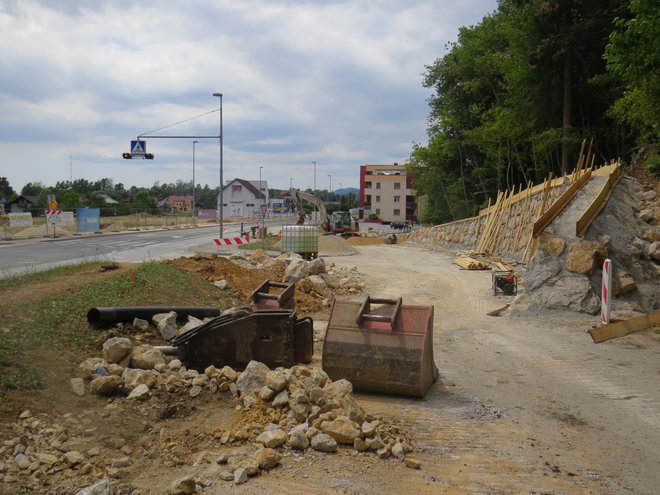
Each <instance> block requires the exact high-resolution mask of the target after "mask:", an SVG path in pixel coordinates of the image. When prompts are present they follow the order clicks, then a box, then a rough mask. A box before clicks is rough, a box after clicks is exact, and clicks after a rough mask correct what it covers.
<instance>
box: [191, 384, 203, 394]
mask: <svg viewBox="0 0 660 495" xmlns="http://www.w3.org/2000/svg"><path fill="white" fill-rule="evenodd" d="M201 393H202V387H200V386H199V385H193V386H192V387H190V392H189V395H190V397H197V396H198V395H199V394H201Z"/></svg>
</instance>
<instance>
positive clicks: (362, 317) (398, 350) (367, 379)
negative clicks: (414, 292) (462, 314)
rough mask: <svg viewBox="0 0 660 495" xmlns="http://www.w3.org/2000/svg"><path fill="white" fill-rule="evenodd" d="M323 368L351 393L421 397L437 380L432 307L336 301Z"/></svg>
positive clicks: (383, 301) (391, 301) (396, 301)
mask: <svg viewBox="0 0 660 495" xmlns="http://www.w3.org/2000/svg"><path fill="white" fill-rule="evenodd" d="M322 366H323V369H324V370H325V372H326V373H327V374H328V375H329V376H330V378H332V379H333V380H338V379H340V378H345V379H346V380H348V381H350V382H351V383H352V384H353V388H354V389H355V390H361V391H368V392H380V393H386V394H393V395H408V396H413V397H424V396H425V395H426V393H427V392H428V391H429V389H430V388H431V385H432V384H433V382H434V381H435V380H436V379H437V377H438V368H437V367H436V365H435V362H434V360H433V306H410V305H404V304H402V300H401V298H398V299H376V298H370V297H367V298H366V300H365V301H363V302H360V301H338V300H335V301H334V303H333V305H332V310H331V313H330V321H329V322H328V329H327V331H326V334H325V342H324V344H323V358H322Z"/></svg>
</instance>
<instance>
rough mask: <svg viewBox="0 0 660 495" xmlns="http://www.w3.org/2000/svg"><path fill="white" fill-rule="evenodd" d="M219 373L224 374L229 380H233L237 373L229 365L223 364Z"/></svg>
mask: <svg viewBox="0 0 660 495" xmlns="http://www.w3.org/2000/svg"><path fill="white" fill-rule="evenodd" d="M220 374H222V376H224V377H225V378H226V379H227V380H229V381H230V382H235V381H236V379H237V378H238V373H237V372H236V371H235V370H234V369H233V368H231V367H229V366H223V367H222V368H221V369H220Z"/></svg>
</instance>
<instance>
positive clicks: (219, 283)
mask: <svg viewBox="0 0 660 495" xmlns="http://www.w3.org/2000/svg"><path fill="white" fill-rule="evenodd" d="M213 285H215V286H216V287H217V288H218V289H220V290H224V289H226V288H227V285H228V284H227V281H226V280H225V279H222V280H216V281H215V282H213Z"/></svg>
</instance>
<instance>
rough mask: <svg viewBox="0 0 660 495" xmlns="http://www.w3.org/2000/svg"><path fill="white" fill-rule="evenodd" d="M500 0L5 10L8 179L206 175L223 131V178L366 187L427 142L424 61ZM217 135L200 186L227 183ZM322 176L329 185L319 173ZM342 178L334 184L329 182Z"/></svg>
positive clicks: (1, 128)
mask: <svg viewBox="0 0 660 495" xmlns="http://www.w3.org/2000/svg"><path fill="white" fill-rule="evenodd" d="M496 6H497V2H496V0H442V1H440V0H426V1H418V0H354V1H349V0H346V1H344V0H308V1H305V0H240V1H237V0H231V1H230V0H187V1H179V2H174V1H164V0H161V1H159V0H143V1H139V2H138V1H130V0H86V1H84V0H42V1H38V0H0V176H6V177H7V178H8V179H9V182H10V184H11V185H12V187H13V188H14V189H15V190H16V191H20V189H21V188H22V187H23V186H24V185H25V184H26V183H28V182H36V181H41V182H42V183H43V184H44V185H47V186H48V185H54V184H55V183H56V182H57V181H59V180H69V179H70V178H72V179H74V180H75V179H77V178H85V179H88V180H92V181H93V180H98V179H101V178H104V177H109V178H112V179H113V180H114V181H115V183H119V182H121V183H123V184H124V185H125V186H126V187H129V186H132V185H135V186H144V187H150V186H151V185H153V184H154V183H155V182H157V181H159V182H161V183H164V182H176V181H177V180H184V181H190V180H191V179H192V147H193V145H192V139H147V151H148V152H151V153H154V155H155V159H154V160H123V159H122V158H121V154H122V153H123V152H127V151H129V146H130V140H131V139H136V136H137V135H138V134H143V133H147V132H149V131H152V130H154V129H158V128H161V127H164V126H166V125H168V124H173V123H176V122H181V121H184V120H187V119H190V118H191V117H196V116H199V115H202V116H201V117H199V118H196V119H193V120H188V121H187V122H184V123H182V124H180V125H175V126H172V127H169V128H167V129H163V130H161V131H159V132H156V133H153V134H156V135H184V136H192V135H203V136H217V135H218V134H219V121H220V119H219V116H220V112H219V111H218V107H219V103H220V99H219V98H217V97H215V98H214V97H213V96H212V94H213V93H214V92H220V93H223V95H224V96H223V99H222V104H223V112H222V115H223V131H224V132H223V135H224V146H223V152H224V156H223V164H224V166H223V170H224V178H225V180H229V179H233V178H235V177H240V178H244V179H250V180H256V179H258V177H259V172H260V167H263V168H262V169H261V173H262V178H263V179H265V180H267V181H268V184H269V186H270V187H276V188H288V187H289V184H293V185H294V186H295V187H300V188H307V187H313V186H314V181H315V180H316V187H317V188H318V189H328V188H330V185H331V184H332V189H333V190H334V189H337V188H339V187H340V186H341V187H358V183H359V166H360V165H361V164H365V163H368V164H381V163H394V162H398V163H404V162H405V161H406V159H407V158H408V157H409V155H410V151H411V148H412V144H413V143H414V142H419V143H426V117H427V115H428V111H429V108H428V104H427V101H426V100H427V98H428V97H429V95H430V92H429V90H426V89H424V88H423V87H422V79H423V76H422V74H423V73H424V71H425V66H426V65H430V64H432V63H433V61H434V60H435V59H436V58H438V57H441V56H442V55H443V54H444V53H445V45H446V43H447V42H449V41H453V40H455V39H456V35H457V31H458V28H459V27H460V26H463V25H471V24H475V23H477V22H479V21H480V20H481V18H482V17H483V16H484V15H486V14H488V13H490V12H492V11H493V10H494V9H495V8H496ZM219 150H220V146H219V140H218V139H217V137H216V138H215V139H199V143H198V144H197V145H196V160H195V162H196V167H195V168H196V181H197V182H198V183H201V184H209V185H210V186H211V187H215V186H217V185H218V183H219ZM313 161H315V162H316V163H317V165H316V179H315V174H314V165H312V162H313ZM329 176H331V177H329Z"/></svg>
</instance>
